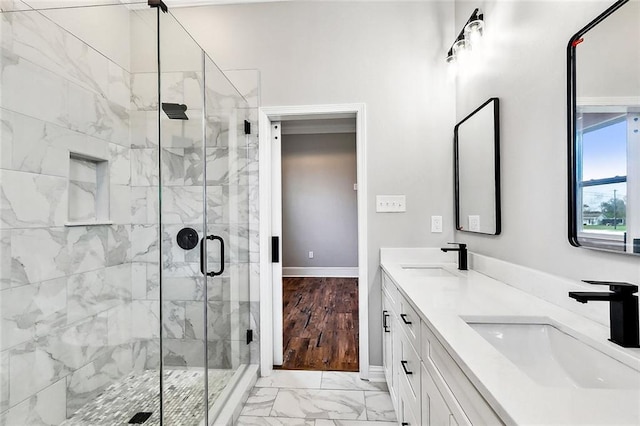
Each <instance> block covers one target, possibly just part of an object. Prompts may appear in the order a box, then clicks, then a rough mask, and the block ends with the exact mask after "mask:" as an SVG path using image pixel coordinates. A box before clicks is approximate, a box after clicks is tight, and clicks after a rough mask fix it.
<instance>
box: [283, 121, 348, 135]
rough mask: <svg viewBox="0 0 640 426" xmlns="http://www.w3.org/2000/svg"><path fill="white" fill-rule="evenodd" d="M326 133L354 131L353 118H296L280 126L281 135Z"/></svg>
mask: <svg viewBox="0 0 640 426" xmlns="http://www.w3.org/2000/svg"><path fill="white" fill-rule="evenodd" d="M314 122H317V123H314ZM327 133H356V123H355V120H353V119H340V120H313V121H306V120H296V121H289V122H287V123H286V124H285V125H284V126H283V127H282V134H283V135H318V134H327Z"/></svg>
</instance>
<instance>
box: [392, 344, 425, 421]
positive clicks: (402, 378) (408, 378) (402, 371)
mask: <svg viewBox="0 0 640 426" xmlns="http://www.w3.org/2000/svg"><path fill="white" fill-rule="evenodd" d="M398 342H399V348H398V358H397V361H396V365H395V368H396V369H397V370H396V371H398V376H399V378H398V382H405V383H406V384H407V385H408V387H409V390H410V391H411V392H409V394H410V395H409V396H410V398H411V400H412V401H413V402H414V403H415V407H416V409H419V407H420V405H418V404H419V401H420V357H419V356H418V353H417V352H416V350H415V348H414V347H413V345H412V344H411V343H410V342H409V340H408V339H407V336H405V335H404V334H402V333H401V334H400V338H399V339H398Z"/></svg>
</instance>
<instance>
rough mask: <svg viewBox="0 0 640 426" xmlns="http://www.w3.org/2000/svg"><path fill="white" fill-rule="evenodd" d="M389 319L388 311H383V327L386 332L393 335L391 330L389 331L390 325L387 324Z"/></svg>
mask: <svg viewBox="0 0 640 426" xmlns="http://www.w3.org/2000/svg"><path fill="white" fill-rule="evenodd" d="M387 318H389V314H388V313H387V311H382V327H383V328H384V332H385V333H391V330H389V324H387Z"/></svg>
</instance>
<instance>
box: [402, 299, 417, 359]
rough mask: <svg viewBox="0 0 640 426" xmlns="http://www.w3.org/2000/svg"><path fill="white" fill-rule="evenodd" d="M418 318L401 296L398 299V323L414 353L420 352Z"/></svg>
mask: <svg viewBox="0 0 640 426" xmlns="http://www.w3.org/2000/svg"><path fill="white" fill-rule="evenodd" d="M421 322H422V321H420V317H419V316H418V313H417V312H416V311H415V310H414V309H413V307H411V305H409V302H407V300H406V299H405V298H404V297H403V296H402V295H399V298H398V323H400V328H401V329H402V331H404V333H405V334H406V335H407V338H408V339H409V342H410V343H411V344H412V345H413V347H414V348H415V350H416V351H419V350H420V323H421Z"/></svg>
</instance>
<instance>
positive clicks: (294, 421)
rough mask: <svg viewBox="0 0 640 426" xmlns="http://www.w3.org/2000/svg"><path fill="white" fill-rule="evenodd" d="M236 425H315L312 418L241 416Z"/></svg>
mask: <svg viewBox="0 0 640 426" xmlns="http://www.w3.org/2000/svg"><path fill="white" fill-rule="evenodd" d="M234 425H235V426H314V424H313V420H312V419H300V418H290V417H255V416H240V417H238V420H236V422H235V423H234Z"/></svg>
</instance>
